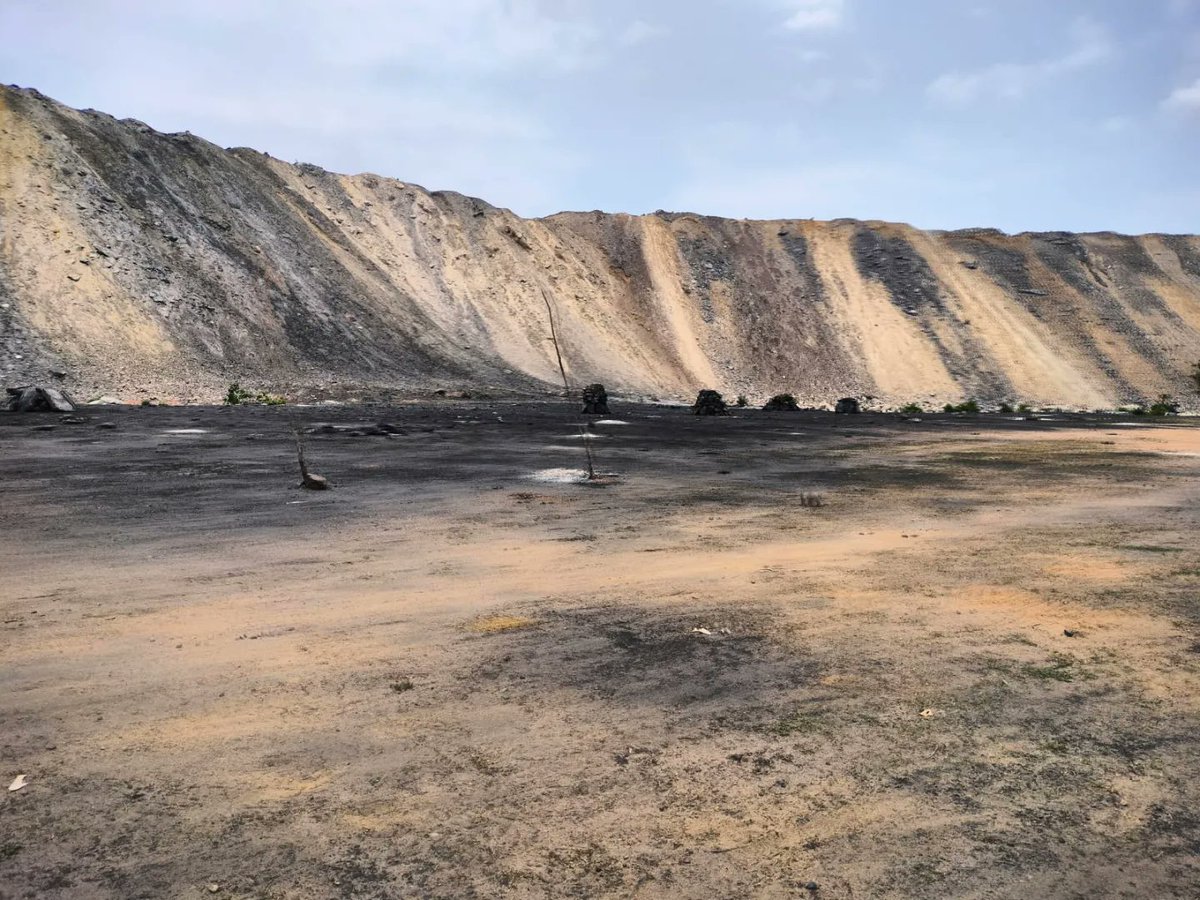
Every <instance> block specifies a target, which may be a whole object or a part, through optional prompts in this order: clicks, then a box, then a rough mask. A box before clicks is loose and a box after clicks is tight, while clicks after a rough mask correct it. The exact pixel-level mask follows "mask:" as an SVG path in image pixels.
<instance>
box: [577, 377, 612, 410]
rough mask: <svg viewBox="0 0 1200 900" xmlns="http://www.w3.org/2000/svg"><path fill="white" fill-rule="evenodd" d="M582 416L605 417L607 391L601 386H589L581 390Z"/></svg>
mask: <svg viewBox="0 0 1200 900" xmlns="http://www.w3.org/2000/svg"><path fill="white" fill-rule="evenodd" d="M583 414H584V415H585V416H607V415H609V412H608V391H606V390H605V389H604V385H602V384H589V385H588V386H587V387H585V388H584V389H583Z"/></svg>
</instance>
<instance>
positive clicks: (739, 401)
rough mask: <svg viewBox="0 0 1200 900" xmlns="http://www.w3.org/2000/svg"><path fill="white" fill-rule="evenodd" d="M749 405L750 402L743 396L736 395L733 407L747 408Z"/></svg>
mask: <svg viewBox="0 0 1200 900" xmlns="http://www.w3.org/2000/svg"><path fill="white" fill-rule="evenodd" d="M749 403H750V401H749V400H747V399H746V395H745V394H738V396H737V402H736V403H735V404H734V406H748V405H749Z"/></svg>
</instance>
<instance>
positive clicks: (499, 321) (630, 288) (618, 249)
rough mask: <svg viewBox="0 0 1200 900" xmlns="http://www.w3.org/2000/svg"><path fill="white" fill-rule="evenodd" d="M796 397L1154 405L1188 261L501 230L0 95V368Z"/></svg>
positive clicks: (503, 215)
mask: <svg viewBox="0 0 1200 900" xmlns="http://www.w3.org/2000/svg"><path fill="white" fill-rule="evenodd" d="M544 295H546V296H549V297H551V298H552V299H553V302H554V305H555V308H556V310H557V315H558V325H559V331H560V337H561V341H562V346H563V351H564V356H565V360H566V363H567V365H568V367H569V374H570V376H571V378H572V379H573V381H576V382H585V381H592V380H598V381H603V382H604V383H606V384H607V385H608V386H609V389H610V390H615V391H618V392H624V393H630V394H639V395H654V396H660V397H688V396H694V392H695V390H696V389H698V388H700V387H715V388H717V389H719V390H722V391H725V392H727V393H730V394H733V393H745V394H748V395H750V396H751V397H752V398H758V397H762V396H764V395H768V394H771V393H775V392H777V391H784V390H788V391H791V392H793V393H795V394H796V395H797V396H798V397H800V398H801V399H802V400H803V401H806V402H809V403H827V402H829V401H830V400H832V399H833V398H835V397H837V396H842V395H849V394H854V395H872V396H875V397H878V398H880V400H881V401H883V402H885V403H904V402H908V401H913V400H915V401H919V402H930V401H933V402H939V403H940V402H945V401H947V400H959V399H962V398H965V397H968V396H974V397H978V398H980V399H983V400H1002V399H1008V400H1014V401H1016V400H1021V401H1029V402H1035V403H1043V404H1061V405H1069V406H1086V407H1111V406H1115V405H1117V404H1118V403H1123V402H1130V401H1134V400H1139V399H1145V398H1147V397H1153V396H1156V395H1158V394H1159V393H1164V392H1166V393H1172V394H1179V395H1184V394H1185V393H1186V391H1187V370H1188V369H1189V367H1190V366H1191V365H1192V364H1193V363H1194V362H1195V361H1197V360H1200V239H1198V238H1197V237H1194V236H1166V235H1148V236H1141V237H1126V236H1119V235H1114V234H1087V235H1075V234H1067V233H1052V234H1022V235H1017V236H1007V235H1003V234H1001V233H999V232H996V231H989V230H978V231H961V232H926V231H921V230H918V229H914V228H911V227H908V226H903V225H890V224H884V223H878V222H869V223H868V222H858V221H849V220H839V221H834V222H815V221H808V220H801V221H774V222H763V221H743V220H729V219H717V218H707V217H700V216H695V215H677V214H667V213H658V214H655V215H649V216H629V215H609V214H603V213H598V212H597V213H563V214H560V215H555V216H551V217H549V218H546V219H539V220H527V219H522V218H520V217H518V216H515V215H514V214H512V213H511V212H509V211H507V210H503V209H497V208H495V207H492V206H490V205H488V204H487V203H484V202H482V201H480V200H476V199H472V198H468V197H463V196H461V195H458V194H454V193H445V192H434V193H430V192H428V191H425V190H424V189H422V188H419V187H417V186H415V185H411V184H406V183H403V182H400V181H396V180H392V179H388V178H383V177H379V176H375V175H354V176H345V175H336V174H333V173H329V172H326V171H324V170H322V169H319V168H317V167H314V166H307V165H290V164H287V163H284V162H281V161H279V160H277V159H273V158H272V157H270V156H267V155H265V154H262V153H258V152H256V151H253V150H249V149H242V148H239V149H233V150H224V149H222V148H219V147H217V146H215V145H213V144H211V143H208V142H206V141H204V140H202V139H200V138H197V137H194V136H192V135H190V134H160V133H158V132H155V131H154V130H152V129H151V128H149V127H148V126H146V125H144V124H142V123H140V122H136V121H133V120H121V121H118V120H116V119H114V118H112V117H110V116H107V115H104V114H102V113H97V112H93V111H77V110H73V109H70V108H67V107H65V106H62V105H60V104H58V103H55V102H54V101H52V100H49V99H48V98H46V97H44V96H42V95H40V94H38V93H37V92H35V91H30V90H21V89H16V88H0V355H2V358H0V372H3V377H4V379H5V380H6V381H7V382H9V383H14V382H17V381H22V380H44V379H45V377H46V374H47V371H48V370H51V369H56V370H62V371H65V372H67V373H68V374H67V379H66V382H67V386H68V387H69V388H73V389H75V390H76V391H77V392H81V393H90V392H93V391H95V392H100V391H104V392H108V393H116V394H117V395H119V396H122V397H123V398H124V399H128V400H136V399H139V398H140V397H145V396H160V397H164V398H173V399H206V400H212V399H215V398H216V397H217V396H218V395H219V394H220V393H221V392H222V391H223V389H224V387H225V386H226V385H227V384H228V383H229V382H230V381H233V380H240V381H242V382H244V383H249V384H252V385H255V386H261V387H272V388H276V389H283V390H300V391H302V392H303V391H317V392H323V391H328V392H333V393H343V392H349V393H353V392H355V391H359V390H367V391H369V390H372V389H379V390H400V391H404V390H424V389H428V388H432V387H460V386H486V387H492V388H500V389H508V390H546V389H550V388H552V387H553V385H555V384H556V383H558V381H559V376H558V369H557V364H556V362H555V359H554V352H553V347H552V346H551V344H550V343H549V341H548V339H547V337H548V328H547V323H546V307H545V301H544V299H543V297H544Z"/></svg>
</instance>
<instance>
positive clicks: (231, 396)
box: [225, 381, 253, 406]
mask: <svg viewBox="0 0 1200 900" xmlns="http://www.w3.org/2000/svg"><path fill="white" fill-rule="evenodd" d="M252 396H253V395H252V394H251V393H250V392H249V391H247V390H245V389H244V388H243V387H242V386H241V385H240V384H238V383H237V382H236V381H235V382H234V383H233V384H231V385H229V390H228V391H226V392H225V405H226V406H237V405H238V404H239V403H245V402H246V401H248V400H250V399H251V397H252Z"/></svg>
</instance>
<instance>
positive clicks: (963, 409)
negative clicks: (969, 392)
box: [944, 400, 979, 415]
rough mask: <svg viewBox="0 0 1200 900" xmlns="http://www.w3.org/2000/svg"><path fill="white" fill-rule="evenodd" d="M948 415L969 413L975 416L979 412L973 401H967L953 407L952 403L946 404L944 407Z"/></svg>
mask: <svg viewBox="0 0 1200 900" xmlns="http://www.w3.org/2000/svg"><path fill="white" fill-rule="evenodd" d="M944 409H945V411H946V412H948V413H970V414H971V415H975V414H976V413H978V412H979V404H978V403H976V402H975V401H974V400H968V401H967V402H966V403H960V404H958V405H957V406H955V405H954V404H953V403H947V404H946V406H945V407H944Z"/></svg>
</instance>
